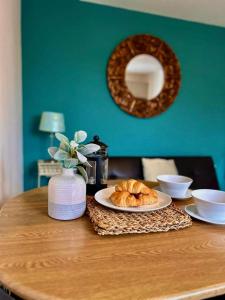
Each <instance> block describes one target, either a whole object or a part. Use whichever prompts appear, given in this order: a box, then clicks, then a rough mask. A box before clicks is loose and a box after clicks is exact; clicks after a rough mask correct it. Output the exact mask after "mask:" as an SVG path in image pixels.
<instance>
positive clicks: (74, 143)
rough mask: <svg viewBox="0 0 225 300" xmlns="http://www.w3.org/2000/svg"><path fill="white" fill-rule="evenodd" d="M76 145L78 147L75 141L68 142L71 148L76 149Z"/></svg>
mask: <svg viewBox="0 0 225 300" xmlns="http://www.w3.org/2000/svg"><path fill="white" fill-rule="evenodd" d="M78 145H79V144H78V143H76V142H75V141H71V142H70V146H71V147H72V148H76V147H77V146H78Z"/></svg>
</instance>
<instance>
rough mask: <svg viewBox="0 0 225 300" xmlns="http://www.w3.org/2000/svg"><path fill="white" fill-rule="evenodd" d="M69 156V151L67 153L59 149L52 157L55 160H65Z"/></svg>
mask: <svg viewBox="0 0 225 300" xmlns="http://www.w3.org/2000/svg"><path fill="white" fill-rule="evenodd" d="M68 158H70V156H69V153H67V152H66V151H64V150H62V149H59V150H58V151H57V152H56V153H55V155H54V159H55V160H65V159H68Z"/></svg>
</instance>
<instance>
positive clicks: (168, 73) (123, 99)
mask: <svg viewBox="0 0 225 300" xmlns="http://www.w3.org/2000/svg"><path fill="white" fill-rule="evenodd" d="M139 54H149V55H152V56H154V57H155V58H156V59H158V60H159V62H160V63H161V64H162V67H163V70H164V78H165V81H164V85H163V88H162V90H161V92H160V93H159V95H158V96H157V97H155V98H154V99H151V100H149V101H148V100H145V99H140V98H137V97H135V96H134V95H132V93H131V92H130V91H129V90H128V88H127V85H126V83H125V70H126V66H127V64H128V62H129V61H130V60H131V59H132V58H133V57H135V56H136V55H139ZM107 79H108V87H109V90H110V92H111V95H112V97H113V99H114V101H115V102H116V104H117V105H119V107H120V108H121V109H122V110H124V111H125V112H127V113H128V114H131V115H133V116H135V117H138V118H149V117H153V116H155V115H158V114H160V113H162V112H164V111H165V110H166V109H167V108H168V107H169V106H170V105H171V104H172V103H173V102H174V100H175V98H176V96H177V94H178V90H179V87H180V81H181V74H180V64H179V61H178V59H177V58H176V55H175V54H174V52H173V51H172V49H171V48H170V47H169V46H168V45H167V44H166V43H165V42H164V41H162V40H161V39H159V38H157V37H154V36H152V35H147V34H141V35H134V36H130V37H128V38H127V39H125V40H124V41H122V42H121V43H120V44H119V45H118V46H117V47H116V49H115V50H114V52H113V54H112V55H111V57H110V59H109V63H108V67H107Z"/></svg>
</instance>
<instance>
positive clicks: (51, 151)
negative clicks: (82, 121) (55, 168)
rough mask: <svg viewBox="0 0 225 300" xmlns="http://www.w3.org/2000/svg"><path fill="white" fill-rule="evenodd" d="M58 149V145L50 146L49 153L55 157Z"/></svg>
mask: <svg viewBox="0 0 225 300" xmlns="http://www.w3.org/2000/svg"><path fill="white" fill-rule="evenodd" d="M57 151H58V148H57V147H49V148H48V154H49V155H50V156H51V157H52V158H54V155H55V154H56V152H57Z"/></svg>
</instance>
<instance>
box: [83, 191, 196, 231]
mask: <svg viewBox="0 0 225 300" xmlns="http://www.w3.org/2000/svg"><path fill="white" fill-rule="evenodd" d="M87 214H88V216H89V218H90V220H91V222H92V224H93V227H94V230H95V231H97V233H98V234H99V235H119V234H125V233H149V232H166V231H169V230H179V229H182V228H185V227H189V226H191V225H192V221H191V218H190V217H189V215H188V214H186V213H185V212H183V211H182V210H181V209H180V208H178V207H176V206H175V205H174V204H173V203H172V204H170V205H169V206H167V207H166V208H163V209H160V210H156V211H152V212H141V213H137V212H122V211H119V210H113V209H109V208H106V207H104V206H102V205H100V204H98V203H97V202H96V201H95V200H94V197H88V198H87Z"/></svg>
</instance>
